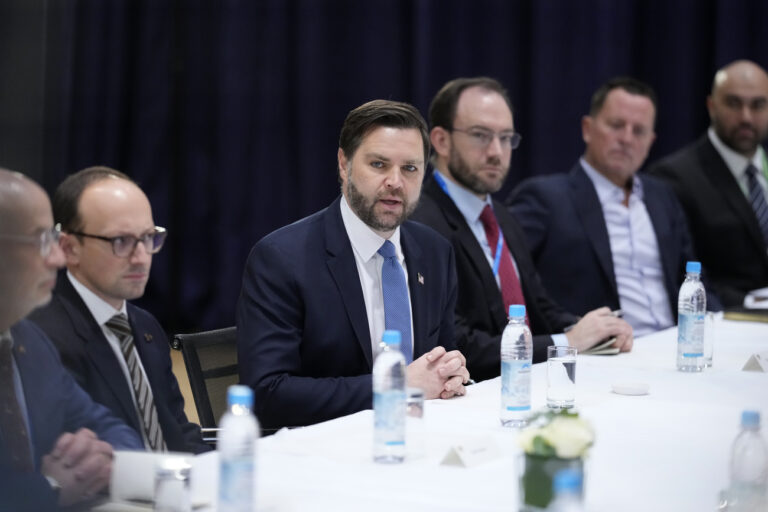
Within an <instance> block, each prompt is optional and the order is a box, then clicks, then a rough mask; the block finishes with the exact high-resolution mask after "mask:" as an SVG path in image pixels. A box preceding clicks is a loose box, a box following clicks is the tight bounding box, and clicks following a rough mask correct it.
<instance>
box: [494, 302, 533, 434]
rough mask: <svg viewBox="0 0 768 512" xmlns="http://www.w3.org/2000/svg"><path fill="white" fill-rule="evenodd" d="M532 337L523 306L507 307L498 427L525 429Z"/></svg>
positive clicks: (527, 412) (529, 409) (531, 358)
mask: <svg viewBox="0 0 768 512" xmlns="http://www.w3.org/2000/svg"><path fill="white" fill-rule="evenodd" d="M532 362H533V338H532V337H531V330H530V329H528V326H527V325H526V323H525V306H523V305H519V304H513V305H511V306H509V323H508V324H507V326H506V327H505V328H504V332H503V333H502V335H501V416H500V417H501V424H502V425H503V426H505V427H524V426H525V425H526V424H527V423H528V415H529V413H530V412H531V364H532Z"/></svg>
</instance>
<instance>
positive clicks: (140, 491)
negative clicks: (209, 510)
mask: <svg viewBox="0 0 768 512" xmlns="http://www.w3.org/2000/svg"><path fill="white" fill-rule="evenodd" d="M171 457H180V458H183V459H185V460H186V461H187V462H188V463H189V464H191V465H192V471H191V475H190V494H191V495H190V502H191V503H192V506H193V507H195V508H196V507H200V506H206V505H210V504H213V503H215V498H216V494H217V493H218V481H219V479H218V460H219V459H218V453H217V452H208V453H205V454H202V455H198V456H194V455H192V454H190V453H180V452H176V453H174V452H170V453H154V452H131V451H116V452H115V457H114V460H113V461H112V479H111V482H110V486H109V490H110V496H111V499H112V500H113V501H141V502H152V501H153V500H154V496H155V466H156V465H157V463H158V462H159V461H160V460H162V459H166V458H171Z"/></svg>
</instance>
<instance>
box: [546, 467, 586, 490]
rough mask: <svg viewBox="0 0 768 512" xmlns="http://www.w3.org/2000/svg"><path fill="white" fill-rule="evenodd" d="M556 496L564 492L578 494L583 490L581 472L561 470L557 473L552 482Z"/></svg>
mask: <svg viewBox="0 0 768 512" xmlns="http://www.w3.org/2000/svg"><path fill="white" fill-rule="evenodd" d="M552 487H553V488H554V490H555V494H559V493H561V492H563V491H566V492H578V491H580V490H581V471H579V470H577V469H561V470H560V471H558V472H557V473H555V479H554V480H553V482H552Z"/></svg>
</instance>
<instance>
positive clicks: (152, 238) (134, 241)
mask: <svg viewBox="0 0 768 512" xmlns="http://www.w3.org/2000/svg"><path fill="white" fill-rule="evenodd" d="M66 233H68V234H70V235H76V236H83V237H86V238H95V239H96V240H104V241H105V242H109V244H110V245H111V246H112V254H114V255H115V256H117V257H118V258H127V257H129V256H130V255H131V254H133V252H134V251H135V250H136V247H137V246H138V245H139V242H141V243H143V244H144V249H145V250H146V251H147V252H148V253H149V254H157V253H158V252H160V249H162V248H163V244H164V243H165V237H166V236H168V231H166V229H165V228H164V227H161V226H155V227H154V229H153V230H152V231H151V232H149V233H146V234H144V235H142V236H140V237H138V238H137V237H135V236H133V235H118V236H102V235H93V234H90V233H83V232H82V231H66ZM158 238H159V240H158ZM120 239H126V240H125V242H124V243H125V246H124V247H126V248H129V249H123V250H119V249H118V248H117V247H118V244H119V240H120ZM150 242H151V243H152V245H151V246H150V244H149V243H150ZM123 252H125V254H122V253H123Z"/></svg>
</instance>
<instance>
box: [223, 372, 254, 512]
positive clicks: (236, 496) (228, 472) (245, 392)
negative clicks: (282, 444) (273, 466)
mask: <svg viewBox="0 0 768 512" xmlns="http://www.w3.org/2000/svg"><path fill="white" fill-rule="evenodd" d="M227 402H228V404H229V410H228V411H227V412H226V413H224V416H222V418H221V422H220V427H221V431H220V432H219V437H218V442H217V445H218V451H219V504H218V508H217V510H218V511H219V512H251V511H254V510H256V441H257V440H258V438H259V423H258V421H256V417H255V416H254V415H253V413H252V412H251V408H252V407H253V391H252V390H251V388H249V387H248V386H230V387H229V388H228V389H227Z"/></svg>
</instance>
